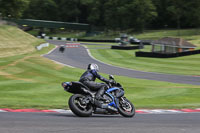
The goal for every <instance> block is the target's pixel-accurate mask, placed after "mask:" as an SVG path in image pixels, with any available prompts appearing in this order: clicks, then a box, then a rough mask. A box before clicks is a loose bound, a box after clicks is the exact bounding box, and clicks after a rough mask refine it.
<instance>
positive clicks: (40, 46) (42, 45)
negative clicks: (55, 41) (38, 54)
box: [36, 43, 49, 50]
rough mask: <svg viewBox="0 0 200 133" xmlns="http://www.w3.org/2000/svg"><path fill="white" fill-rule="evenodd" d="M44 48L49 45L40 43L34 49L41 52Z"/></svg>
mask: <svg viewBox="0 0 200 133" xmlns="http://www.w3.org/2000/svg"><path fill="white" fill-rule="evenodd" d="M44 47H49V43H42V44H40V45H39V46H37V47H36V48H37V50H41V49H42V48H44Z"/></svg>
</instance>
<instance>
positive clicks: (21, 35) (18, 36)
mask: <svg viewBox="0 0 200 133" xmlns="http://www.w3.org/2000/svg"><path fill="white" fill-rule="evenodd" d="M0 40H1V41H0V58H1V57H9V56H14V55H19V54H26V53H30V52H34V51H35V46H37V45H39V44H40V43H43V42H44V41H43V40H39V39H37V38H35V37H33V36H31V35H30V34H27V33H25V32H23V31H22V30H20V29H18V28H16V27H14V26H8V25H0Z"/></svg>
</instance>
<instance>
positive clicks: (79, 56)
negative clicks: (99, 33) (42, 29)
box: [44, 40, 200, 85]
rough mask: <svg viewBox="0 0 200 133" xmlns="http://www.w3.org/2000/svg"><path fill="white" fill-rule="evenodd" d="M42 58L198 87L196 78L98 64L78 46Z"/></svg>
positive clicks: (57, 50) (116, 73)
mask: <svg viewBox="0 0 200 133" xmlns="http://www.w3.org/2000/svg"><path fill="white" fill-rule="evenodd" d="M48 42H50V43H52V44H55V45H57V46H60V45H62V44H66V41H54V40H49V41H48ZM97 45H98V44H97ZM44 57H46V58H49V59H51V60H54V61H57V62H60V63H63V64H66V65H69V66H72V67H77V68H81V69H86V68H87V65H88V64H90V63H96V64H98V66H99V67H100V72H102V73H107V74H112V75H121V76H127V77H132V78H139V79H148V80H157V81H166V82H172V83H181V84H193V85H200V77H198V76H183V75H172V74H160V73H152V72H143V71H136V70H131V69H125V68H120V67H116V66H111V65H108V64H105V63H103V62H100V61H98V60H96V59H94V58H92V57H91V56H90V55H89V54H88V50H87V48H86V47H84V46H82V45H80V46H79V47H78V48H66V49H65V51H64V53H61V52H59V47H57V48H56V49H55V50H53V51H51V52H50V53H48V54H46V55H44ZM77 80H78V79H77Z"/></svg>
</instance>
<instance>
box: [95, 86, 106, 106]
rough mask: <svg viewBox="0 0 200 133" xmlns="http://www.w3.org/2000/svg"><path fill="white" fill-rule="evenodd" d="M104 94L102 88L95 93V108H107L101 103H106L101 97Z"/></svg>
mask: <svg viewBox="0 0 200 133" xmlns="http://www.w3.org/2000/svg"><path fill="white" fill-rule="evenodd" d="M104 92H105V89H104V87H102V88H100V89H99V90H98V92H97V93H96V97H95V105H96V106H97V107H99V108H107V105H105V104H103V103H102V101H106V99H105V98H103V97H102V95H103V94H104Z"/></svg>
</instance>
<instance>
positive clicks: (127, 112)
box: [118, 97, 135, 117]
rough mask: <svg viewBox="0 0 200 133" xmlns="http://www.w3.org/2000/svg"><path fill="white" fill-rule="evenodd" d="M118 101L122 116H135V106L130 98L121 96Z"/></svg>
mask: <svg viewBox="0 0 200 133" xmlns="http://www.w3.org/2000/svg"><path fill="white" fill-rule="evenodd" d="M118 101H119V104H118V105H119V107H118V111H119V113H120V114H121V115H122V116H124V117H133V116H134V115H135V107H134V105H133V104H132V103H131V102H130V101H129V100H127V99H126V98H125V97H120V98H119V100H118Z"/></svg>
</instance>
